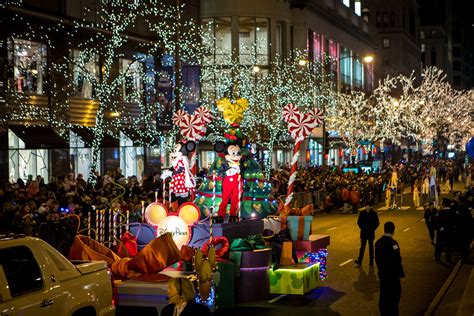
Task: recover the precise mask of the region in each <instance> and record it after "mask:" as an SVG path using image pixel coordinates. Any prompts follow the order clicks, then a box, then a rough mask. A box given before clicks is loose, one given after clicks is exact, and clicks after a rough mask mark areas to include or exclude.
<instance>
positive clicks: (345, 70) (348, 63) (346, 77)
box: [340, 47, 352, 85]
mask: <svg viewBox="0 0 474 316" xmlns="http://www.w3.org/2000/svg"><path fill="white" fill-rule="evenodd" d="M340 66H341V81H342V82H343V83H345V84H347V85H351V79H352V78H351V77H352V76H351V70H352V56H351V51H350V50H349V49H347V48H345V47H341V65H340Z"/></svg>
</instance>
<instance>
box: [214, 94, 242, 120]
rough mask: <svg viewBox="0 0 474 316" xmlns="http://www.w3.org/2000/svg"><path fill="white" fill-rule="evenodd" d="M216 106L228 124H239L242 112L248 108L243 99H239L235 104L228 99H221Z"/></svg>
mask: <svg viewBox="0 0 474 316" xmlns="http://www.w3.org/2000/svg"><path fill="white" fill-rule="evenodd" d="M216 105H217V108H218V109H219V111H221V112H222V114H223V116H224V120H225V121H226V122H227V123H228V124H239V123H240V122H241V121H242V120H243V119H244V111H245V110H246V109H247V108H248V106H249V102H248V101H247V100H246V99H244V98H239V99H237V101H235V103H231V101H230V100H229V99H228V98H222V99H220V100H219V101H217V102H216Z"/></svg>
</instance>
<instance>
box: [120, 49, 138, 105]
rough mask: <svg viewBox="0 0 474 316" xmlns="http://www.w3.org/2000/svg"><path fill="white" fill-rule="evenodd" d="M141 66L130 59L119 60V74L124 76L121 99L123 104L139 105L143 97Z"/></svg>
mask: <svg viewBox="0 0 474 316" xmlns="http://www.w3.org/2000/svg"><path fill="white" fill-rule="evenodd" d="M143 72H144V71H143V64H142V63H141V62H138V61H136V60H135V61H133V60H130V59H123V58H121V59H120V73H121V74H123V75H125V80H124V82H123V85H122V98H123V101H125V102H133V103H141V102H142V97H143V75H144V74H143Z"/></svg>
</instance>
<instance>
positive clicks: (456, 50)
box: [453, 47, 461, 58]
mask: <svg viewBox="0 0 474 316" xmlns="http://www.w3.org/2000/svg"><path fill="white" fill-rule="evenodd" d="M453 57H454V58H460V57H461V47H453Z"/></svg>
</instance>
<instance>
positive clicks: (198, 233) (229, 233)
mask: <svg viewBox="0 0 474 316" xmlns="http://www.w3.org/2000/svg"><path fill="white" fill-rule="evenodd" d="M262 232H263V221H262V220H261V219H246V220H242V221H240V222H231V223H229V222H225V223H219V224H216V223H214V224H213V225H212V234H213V235H214V236H225V237H227V239H228V240H229V241H231V240H233V239H236V238H245V237H247V236H249V235H258V234H261V233H262ZM208 240H209V222H208V221H206V222H203V223H199V224H196V225H194V226H193V227H192V237H191V240H190V242H189V244H188V246H190V247H194V248H201V247H202V245H204V244H205V243H206V241H208Z"/></svg>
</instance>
